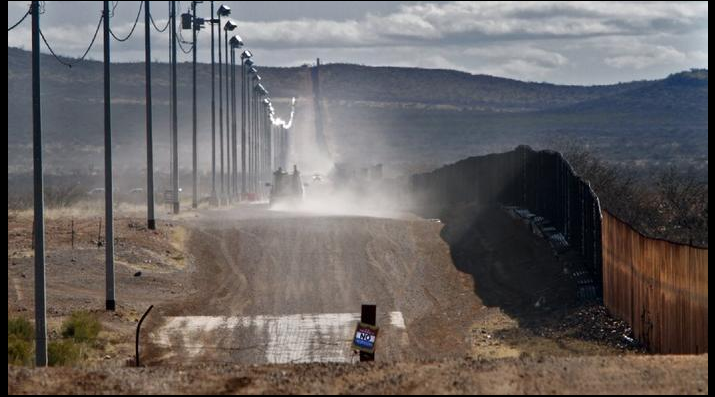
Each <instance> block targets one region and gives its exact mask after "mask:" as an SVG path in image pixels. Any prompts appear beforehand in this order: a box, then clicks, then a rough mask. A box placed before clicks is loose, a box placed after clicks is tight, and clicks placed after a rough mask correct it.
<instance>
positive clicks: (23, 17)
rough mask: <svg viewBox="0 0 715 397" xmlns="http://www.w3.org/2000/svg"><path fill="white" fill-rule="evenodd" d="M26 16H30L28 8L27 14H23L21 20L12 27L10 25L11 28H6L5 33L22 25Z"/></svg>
mask: <svg viewBox="0 0 715 397" xmlns="http://www.w3.org/2000/svg"><path fill="white" fill-rule="evenodd" d="M28 15H30V8H28V9H27V12H26V13H25V15H23V16H22V18H21V19H20V20H19V21H17V23H16V24H14V25H12V26H11V27H9V28H7V31H8V32H9V31H11V30H13V29H15V28H16V27H17V26H18V25H20V24H21V23H22V21H24V20H25V18H27V16H28Z"/></svg>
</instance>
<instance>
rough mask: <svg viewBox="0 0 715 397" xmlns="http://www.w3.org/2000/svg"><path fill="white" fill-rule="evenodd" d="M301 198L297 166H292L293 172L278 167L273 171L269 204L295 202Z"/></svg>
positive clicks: (300, 184)
mask: <svg viewBox="0 0 715 397" xmlns="http://www.w3.org/2000/svg"><path fill="white" fill-rule="evenodd" d="M301 200H303V183H302V182H301V179H300V172H299V171H298V167H297V166H295V165H294V166H293V174H288V173H287V172H285V171H283V168H280V167H279V168H278V170H277V171H276V172H274V173H273V184H272V185H271V197H270V204H271V205H273V204H275V203H281V202H289V203H297V202H300V201H301Z"/></svg>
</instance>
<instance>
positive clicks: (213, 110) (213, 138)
mask: <svg viewBox="0 0 715 397" xmlns="http://www.w3.org/2000/svg"><path fill="white" fill-rule="evenodd" d="M210 22H211V203H212V204H213V205H216V204H218V203H217V197H216V88H215V85H216V77H215V73H214V47H215V45H214V25H215V20H214V2H213V1H211V16H210Z"/></svg>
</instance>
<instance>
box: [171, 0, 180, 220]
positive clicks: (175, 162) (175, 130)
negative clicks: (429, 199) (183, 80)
mask: <svg viewBox="0 0 715 397" xmlns="http://www.w3.org/2000/svg"><path fill="white" fill-rule="evenodd" d="M170 35H171V99H172V102H171V120H172V126H171V129H172V131H171V135H172V137H173V142H172V143H173V146H172V148H171V150H172V158H171V160H172V163H171V170H172V178H171V179H172V190H173V197H172V199H173V202H174V203H173V204H174V205H173V207H174V214H178V213H179V142H178V138H179V126H178V124H179V123H178V109H177V93H176V42H177V40H178V39H177V37H176V1H172V2H171V33H170Z"/></svg>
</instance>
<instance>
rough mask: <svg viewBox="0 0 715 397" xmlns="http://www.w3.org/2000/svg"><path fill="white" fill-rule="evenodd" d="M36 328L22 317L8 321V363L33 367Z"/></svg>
mask: <svg viewBox="0 0 715 397" xmlns="http://www.w3.org/2000/svg"><path fill="white" fill-rule="evenodd" d="M33 335H34V328H33V326H32V324H31V323H30V322H29V321H28V320H27V319H24V318H22V317H18V318H8V320H7V363H8V364H14V365H31V364H32V352H33V343H32V340H33Z"/></svg>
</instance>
